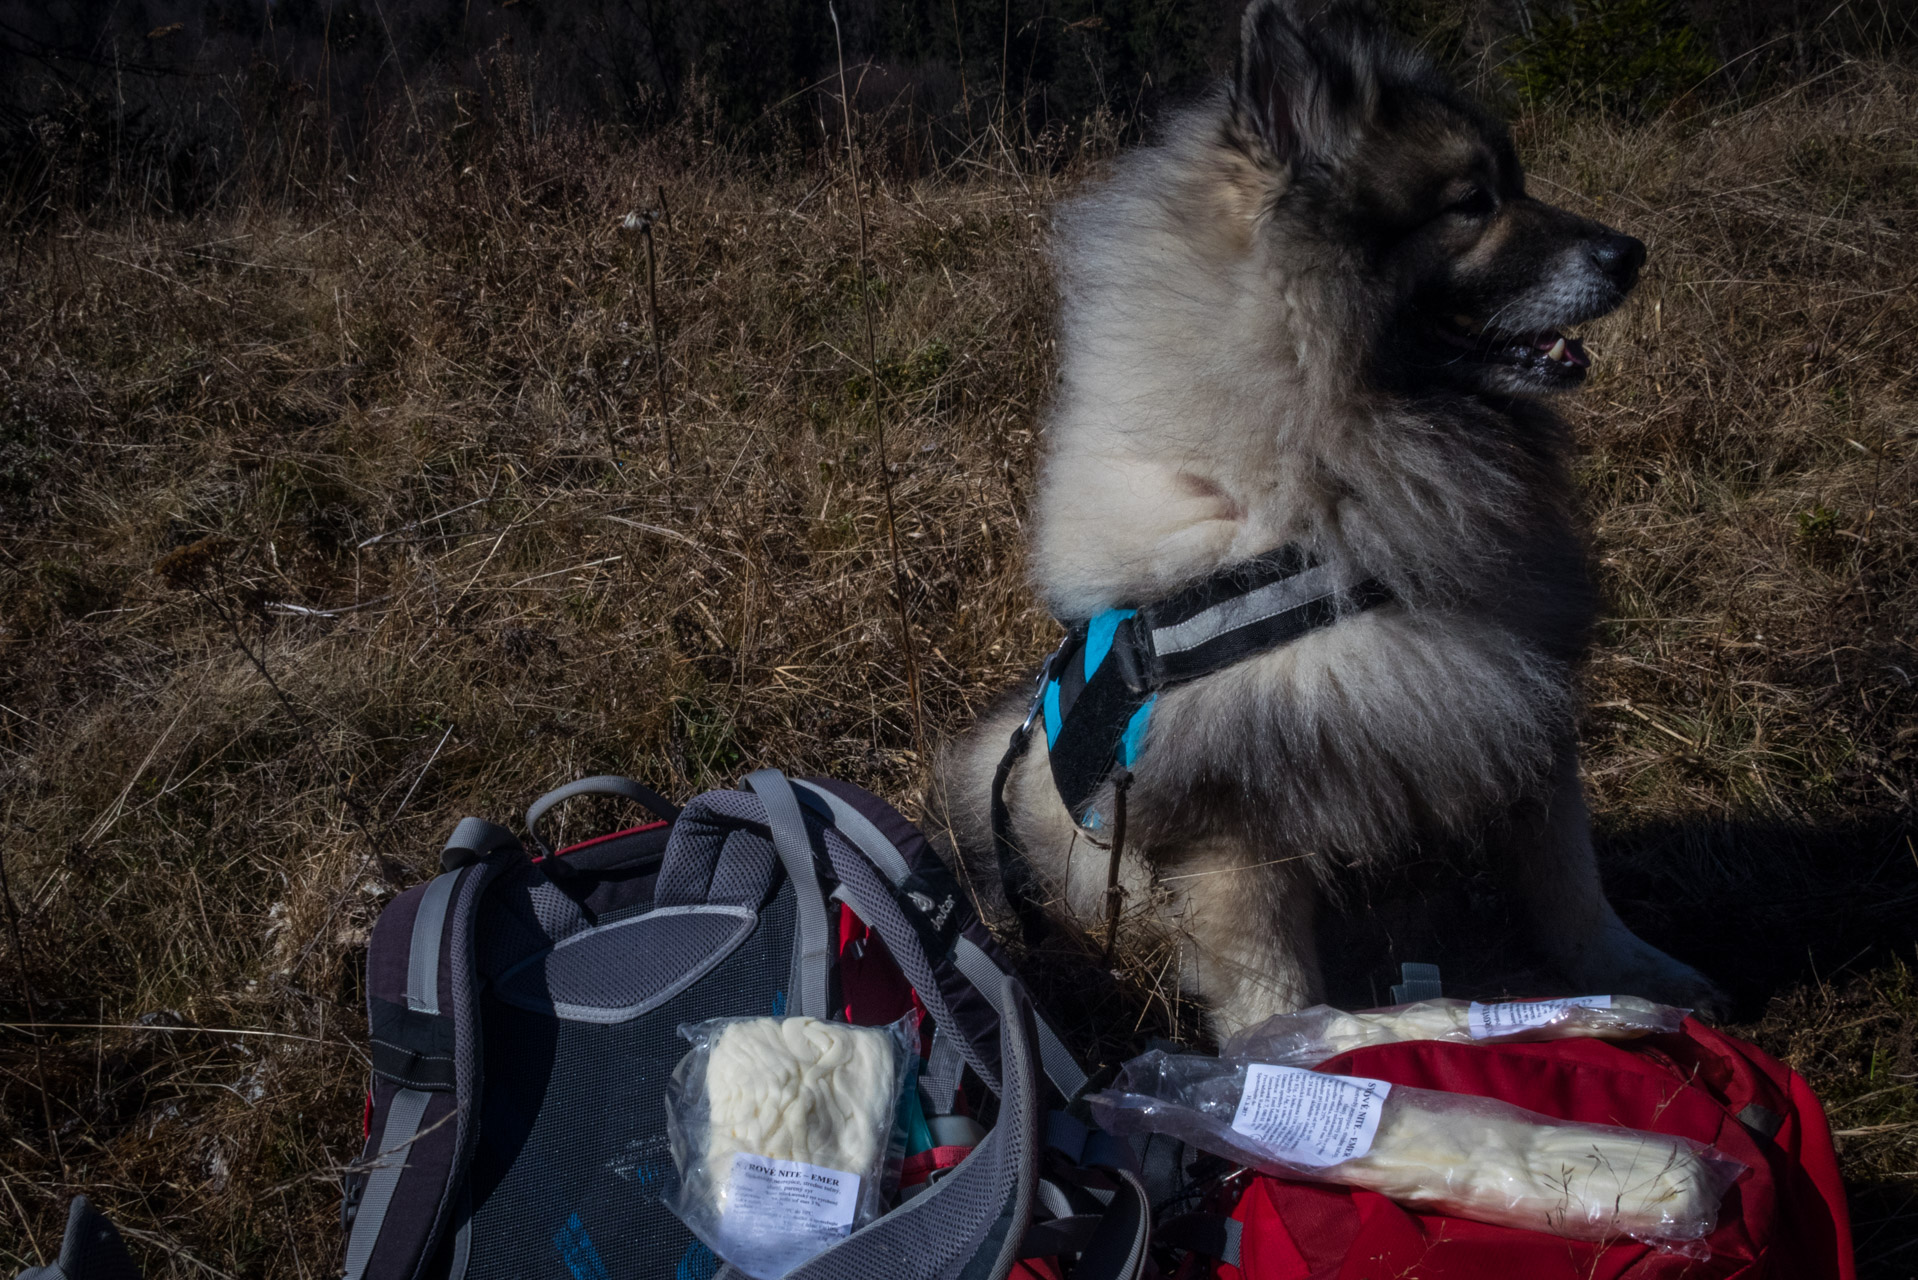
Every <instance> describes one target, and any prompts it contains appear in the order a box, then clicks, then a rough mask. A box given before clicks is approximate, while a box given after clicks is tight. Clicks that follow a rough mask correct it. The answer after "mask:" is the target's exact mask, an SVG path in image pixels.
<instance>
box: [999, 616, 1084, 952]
mask: <svg viewBox="0 0 1918 1280" xmlns="http://www.w3.org/2000/svg"><path fill="white" fill-rule="evenodd" d="M1071 643H1072V633H1071V632H1070V631H1068V632H1067V633H1066V638H1065V639H1064V640H1062V641H1060V642H1059V647H1058V648H1057V649H1055V650H1053V652H1052V655H1051V656H1050V657H1048V658H1047V659H1046V660H1045V663H1044V665H1042V666H1041V667H1040V668H1039V675H1038V678H1037V680H1036V681H1035V684H1036V688H1035V689H1034V691H1033V695H1032V705H1031V706H1029V707H1027V708H1026V718H1025V719H1024V720H1023V721H1021V722H1020V724H1019V725H1018V726H1017V727H1016V728H1014V729H1013V731H1012V738H1011V740H1010V741H1009V742H1008V743H1007V745H1006V753H1005V754H1004V755H1003V756H1001V757H999V767H998V768H997V769H995V770H994V771H993V774H992V853H993V857H994V859H995V860H997V862H998V864H999V883H1000V884H1001V885H1002V886H1004V888H1005V891H1006V901H1007V902H1009V903H1010V904H1011V906H1012V909H1013V912H1014V913H1015V914H1016V915H1017V916H1018V917H1019V927H1020V931H1021V933H1023V934H1024V936H1025V941H1026V944H1027V945H1028V946H1030V945H1032V944H1033V943H1036V942H1038V941H1039V939H1041V938H1043V937H1044V936H1045V932H1046V911H1045V903H1044V901H1043V900H1042V899H1041V898H1040V896H1039V886H1038V880H1037V877H1035V876H1034V875H1033V872H1032V868H1031V866H1030V865H1028V864H1027V862H1026V860H1025V859H1024V858H1022V857H1020V856H1019V850H1018V847H1017V846H1015V845H1014V844H1013V842H1012V811H1011V810H1010V809H1008V808H1007V807H1006V780H1007V779H1008V778H1010V777H1011V776H1012V766H1013V765H1015V764H1017V763H1019V758H1020V757H1021V756H1023V755H1025V753H1026V747H1027V746H1028V745H1030V744H1031V742H1032V727H1033V725H1034V724H1035V723H1036V722H1037V721H1038V719H1039V717H1040V716H1041V715H1043V714H1044V711H1045V696H1046V685H1047V684H1048V683H1049V682H1050V681H1051V679H1052V671H1053V668H1054V667H1055V666H1056V665H1057V664H1058V663H1059V661H1060V659H1061V658H1062V657H1063V655H1064V654H1065V653H1066V650H1067V646H1069V645H1070V644H1071Z"/></svg>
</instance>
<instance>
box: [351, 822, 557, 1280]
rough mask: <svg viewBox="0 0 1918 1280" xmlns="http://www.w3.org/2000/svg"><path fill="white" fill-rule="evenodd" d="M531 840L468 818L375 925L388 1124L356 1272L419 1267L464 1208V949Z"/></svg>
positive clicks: (379, 1115)
mask: <svg viewBox="0 0 1918 1280" xmlns="http://www.w3.org/2000/svg"><path fill="white" fill-rule="evenodd" d="M519 852H520V844H519V841H518V839H517V838H516V837H514V835H513V834H512V833H511V832H510V831H507V830H506V829H505V828H504V827H500V826H497V825H495V824H493V823H490V822H486V821H484V820H482V819H479V818H465V819H462V820H461V822H460V823H459V825H458V826H457V827H455V828H454V830H453V834H452V837H451V838H450V839H449V840H448V841H447V843H446V848H445V849H444V850H443V851H442V852H441V854H440V862H441V865H442V866H444V867H446V868H447V870H445V871H443V872H442V873H441V874H440V875H438V876H436V877H434V878H433V879H432V880H431V881H429V882H428V883H427V884H426V885H425V886H424V888H422V889H420V890H417V891H409V892H408V893H407V894H403V895H401V897H400V898H398V899H395V900H394V902H393V904H392V905H391V906H389V907H388V908H387V911H386V913H385V914H383V915H382V916H381V919H380V921H379V923H378V924H376V925H375V927H374V932H373V939H372V942H371V943H370V945H369V946H368V949H367V1001H366V1003H367V1023H368V1027H369V1029H370V1031H371V1040H372V1056H373V1074H374V1102H375V1107H374V1109H375V1112H376V1123H377V1132H376V1133H374V1134H372V1135H370V1137H371V1141H370V1142H369V1144H368V1147H367V1150H366V1152H365V1154H364V1156H363V1157H362V1159H361V1161H360V1163H359V1172H360V1173H361V1174H363V1175H364V1181H363V1182H362V1183H361V1185H360V1186H359V1188H358V1195H357V1200H355V1199H354V1197H353V1195H352V1193H351V1191H349V1206H348V1207H349V1210H350V1213H351V1221H350V1226H349V1229H348V1234H347V1243H346V1280H366V1278H367V1277H368V1276H369V1275H373V1276H385V1275H388V1274H394V1275H400V1274H411V1273H412V1272H413V1271H414V1269H415V1267H416V1264H417V1261H418V1260H419V1259H420V1258H422V1257H424V1256H425V1255H426V1254H427V1253H429V1252H430V1251H431V1250H432V1249H433V1247H434V1246H435V1244H436V1243H437V1241H438V1240H439V1238H440V1233H441V1232H443V1231H444V1230H445V1229H446V1225H447V1224H448V1222H449V1221H450V1219H451V1218H452V1217H453V1214H452V1213H451V1206H452V1204H453V1203H454V1201H455V1200H456V1199H457V1196H456V1192H457V1191H458V1190H459V1189H460V1186H461V1184H462V1180H463V1173H464V1162H465V1159H466V1157H467V1156H468V1155H469V1154H470V1150H471V1145H472V1136H473V1125H474V1120H473V1117H472V1116H471V1115H470V1114H469V1113H470V1111H471V1108H465V1107H462V1106H461V1105H460V1097H461V1091H462V1087H464V1088H465V1089H468V1090H470V1089H473V1088H475V1087H476V1086H477V1083H478V1070H477V1065H476V1063H477V1057H478V1055H477V1049H476V1044H475V1034H474V1028H473V1025H472V1008H471V1006H472V995H473V993H472V992H471V991H470V990H463V989H462V984H467V985H469V986H470V984H471V982H472V980H473V979H472V974H473V970H472V966H471V965H470V964H469V963H463V961H464V960H465V959H466V958H468V956H469V955H470V952H471V948H472V917H473V915H474V906H475V903H476V902H477V900H478V896H479V894H480V892H481V891H482V890H483V889H484V888H485V885H486V883H487V881H488V880H490V879H491V877H492V875H493V874H494V873H495V872H496V871H498V870H499V869H500V868H501V867H503V866H504V865H506V859H505V858H504V857H501V856H498V855H507V854H517V853H519ZM409 899H410V907H411V916H410V919H409V918H408V915H407V905H409ZM402 939H404V941H403V942H402ZM462 1020H464V1022H465V1024H466V1025H465V1027H464V1029H462V1026H461V1023H462ZM462 1045H463V1046H464V1053H465V1056H466V1058H467V1069H466V1070H465V1071H462V1070H461V1069H460V1060H461V1055H462ZM402 1207H403V1208H404V1212H398V1210H399V1209H401V1208H402Z"/></svg>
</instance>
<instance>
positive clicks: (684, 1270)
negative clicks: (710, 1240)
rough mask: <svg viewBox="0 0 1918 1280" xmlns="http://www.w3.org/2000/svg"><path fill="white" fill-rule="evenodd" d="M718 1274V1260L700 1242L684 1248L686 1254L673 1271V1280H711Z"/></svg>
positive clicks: (694, 1242) (696, 1241)
mask: <svg viewBox="0 0 1918 1280" xmlns="http://www.w3.org/2000/svg"><path fill="white" fill-rule="evenodd" d="M718 1274H719V1258H718V1256H717V1255H716V1254H714V1253H713V1251H712V1250H711V1249H708V1248H707V1247H706V1246H705V1245H704V1244H703V1243H702V1242H700V1241H698V1240H695V1241H693V1242H692V1243H691V1244H689V1245H687V1246H686V1253H685V1255H684V1256H683V1257H681V1258H680V1260H679V1266H678V1267H677V1268H675V1269H674V1271H673V1280H713V1277H714V1276H716V1275H718Z"/></svg>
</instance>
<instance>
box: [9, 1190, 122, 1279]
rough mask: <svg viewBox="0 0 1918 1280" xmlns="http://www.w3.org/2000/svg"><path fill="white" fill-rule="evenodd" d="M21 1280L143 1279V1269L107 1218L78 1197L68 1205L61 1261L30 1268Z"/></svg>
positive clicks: (20, 1277)
mask: <svg viewBox="0 0 1918 1280" xmlns="http://www.w3.org/2000/svg"><path fill="white" fill-rule="evenodd" d="M18 1280H140V1268H139V1267H137V1266H135V1265H134V1262H133V1258H132V1256H131V1255H130V1254H128V1253H127V1247H126V1243H125V1242H124V1241H122V1240H121V1239H120V1233H119V1232H118V1231H116V1230H115V1229H114V1226H113V1224H112V1223H111V1222H108V1221H107V1219H106V1217H105V1215H103V1214H102V1213H101V1212H100V1211H99V1210H98V1209H96V1208H94V1207H93V1203H92V1201H90V1200H88V1199H87V1198H86V1197H85V1196H75V1197H73V1203H72V1204H70V1205H68V1206H67V1231H66V1235H65V1236H64V1237H62V1238H61V1241H60V1257H59V1260H58V1261H55V1262H50V1263H48V1264H47V1265H46V1266H44V1267H28V1268H27V1269H26V1270H25V1271H22V1272H21V1273H20V1275H19V1277H18Z"/></svg>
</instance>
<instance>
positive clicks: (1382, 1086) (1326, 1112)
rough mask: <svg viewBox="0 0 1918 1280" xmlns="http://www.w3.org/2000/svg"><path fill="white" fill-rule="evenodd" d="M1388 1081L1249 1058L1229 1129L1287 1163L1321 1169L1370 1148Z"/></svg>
mask: <svg viewBox="0 0 1918 1280" xmlns="http://www.w3.org/2000/svg"><path fill="white" fill-rule="evenodd" d="M1391 1091H1392V1086H1391V1085H1389V1084H1387V1083H1386V1082H1385V1081H1383V1080H1366V1079H1363V1078H1361V1077H1358V1076H1328V1075H1321V1074H1320V1073H1319V1072H1317V1071H1305V1070H1302V1069H1301V1068H1298V1067H1275V1066H1270V1065H1268V1064H1266V1063H1263V1062H1254V1063H1250V1064H1248V1065H1247V1067H1246V1069H1245V1092H1244V1093H1243V1094H1241V1095H1240V1097H1239V1110H1238V1114H1236V1115H1234V1116H1233V1117H1232V1128H1233V1130H1234V1131H1236V1132H1238V1133H1243V1134H1244V1135H1246V1136H1247V1137H1248V1138H1252V1139H1254V1140H1255V1141H1257V1142H1259V1143H1260V1144H1261V1145H1263V1146H1265V1147H1268V1148H1270V1149H1271V1150H1272V1151H1273V1153H1274V1154H1276V1155H1277V1156H1278V1157H1279V1158H1280V1159H1281V1160H1284V1161H1286V1162H1287V1163H1289V1164H1297V1165H1305V1166H1308V1167H1311V1168H1315V1169H1317V1168H1323V1167H1324V1166H1326V1165H1329V1164H1338V1163H1339V1162H1340V1161H1341V1160H1355V1159H1357V1158H1358V1157H1359V1156H1362V1155H1364V1154H1365V1153H1366V1152H1368V1151H1370V1150H1371V1149H1372V1139H1373V1138H1375V1137H1377V1136H1378V1132H1379V1113H1380V1112H1381V1111H1382V1110H1383V1109H1384V1107H1385V1095H1386V1094H1388V1093H1390V1092H1391Z"/></svg>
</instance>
